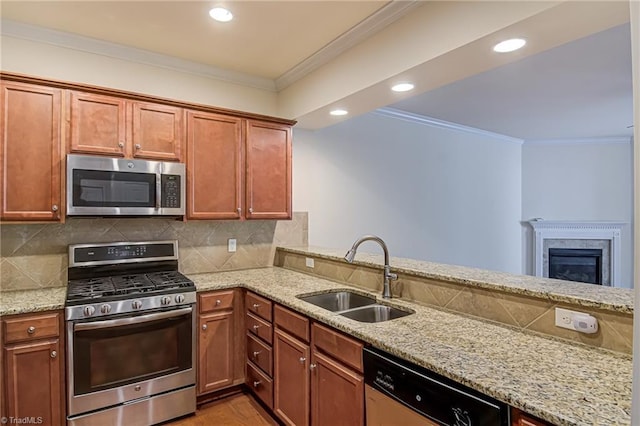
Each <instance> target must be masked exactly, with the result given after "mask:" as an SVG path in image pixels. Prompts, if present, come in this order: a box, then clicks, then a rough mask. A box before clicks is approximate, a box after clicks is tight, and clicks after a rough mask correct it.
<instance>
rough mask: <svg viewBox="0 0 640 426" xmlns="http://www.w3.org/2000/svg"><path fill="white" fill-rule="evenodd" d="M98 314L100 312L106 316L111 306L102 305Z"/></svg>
mask: <svg viewBox="0 0 640 426" xmlns="http://www.w3.org/2000/svg"><path fill="white" fill-rule="evenodd" d="M100 312H102V313H103V314H108V313H109V312H111V305H109V304H107V303H105V304H104V305H102V306H100Z"/></svg>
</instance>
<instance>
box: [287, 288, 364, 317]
mask: <svg viewBox="0 0 640 426" xmlns="http://www.w3.org/2000/svg"><path fill="white" fill-rule="evenodd" d="M298 299H300V300H304V301H305V302H308V303H311V304H313V305H316V306H320V307H321V308H324V309H327V310H329V311H331V312H339V311H346V310H348V309H353V308H359V307H362V306H366V305H372V304H374V303H376V299H374V298H373V297H368V296H363V295H361V294H358V293H353V292H351V291H344V290H342V291H334V292H331V293H323V294H314V295H311V296H298Z"/></svg>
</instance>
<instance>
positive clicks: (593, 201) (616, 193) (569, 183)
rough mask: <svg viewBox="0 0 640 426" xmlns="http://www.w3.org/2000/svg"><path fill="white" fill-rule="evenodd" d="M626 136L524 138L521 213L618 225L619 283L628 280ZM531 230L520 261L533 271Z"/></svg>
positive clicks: (630, 270)
mask: <svg viewBox="0 0 640 426" xmlns="http://www.w3.org/2000/svg"><path fill="white" fill-rule="evenodd" d="M631 146H632V145H631V142H630V140H625V141H621V140H620V139H615V140H614V139H612V140H608V141H607V140H602V141H582V142H578V141H576V142H571V141H552V142H545V143H542V142H537V143H531V142H525V143H524V145H523V148H522V218H523V220H529V219H532V218H536V217H541V218H544V219H547V220H587V221H588V220H603V221H607V220H615V221H621V222H626V223H627V224H628V225H627V226H626V227H625V228H624V229H623V230H622V258H621V262H622V286H624V287H629V288H631V287H632V286H633V285H632V283H633V278H632V276H633V275H632V274H633V244H632V242H633V227H632V222H633V188H632V183H633V155H632V150H631ZM531 234H532V233H531V232H530V230H527V239H526V241H527V243H526V246H525V255H524V260H525V261H526V268H525V269H526V271H527V273H529V274H532V273H533V266H532V263H531V260H530V259H531V258H532V254H531V251H532V250H533V247H532V241H533V240H532V235H531Z"/></svg>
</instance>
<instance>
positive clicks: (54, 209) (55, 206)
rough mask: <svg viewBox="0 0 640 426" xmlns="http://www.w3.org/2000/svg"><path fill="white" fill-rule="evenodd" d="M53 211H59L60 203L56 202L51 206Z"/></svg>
mask: <svg viewBox="0 0 640 426" xmlns="http://www.w3.org/2000/svg"><path fill="white" fill-rule="evenodd" d="M51 211H54V212H57V211H58V205H57V204H54V205H53V206H51Z"/></svg>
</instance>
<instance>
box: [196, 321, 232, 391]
mask: <svg viewBox="0 0 640 426" xmlns="http://www.w3.org/2000/svg"><path fill="white" fill-rule="evenodd" d="M199 329H200V335H199V339H198V345H199V346H198V394H199V395H201V394H204V393H207V392H210V391H213V390H216V389H220V388H223V387H225V386H229V385H231V384H233V379H234V377H233V376H234V371H233V358H234V357H233V356H234V337H233V312H221V313H216V314H210V315H203V316H201V317H200V321H199Z"/></svg>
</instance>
